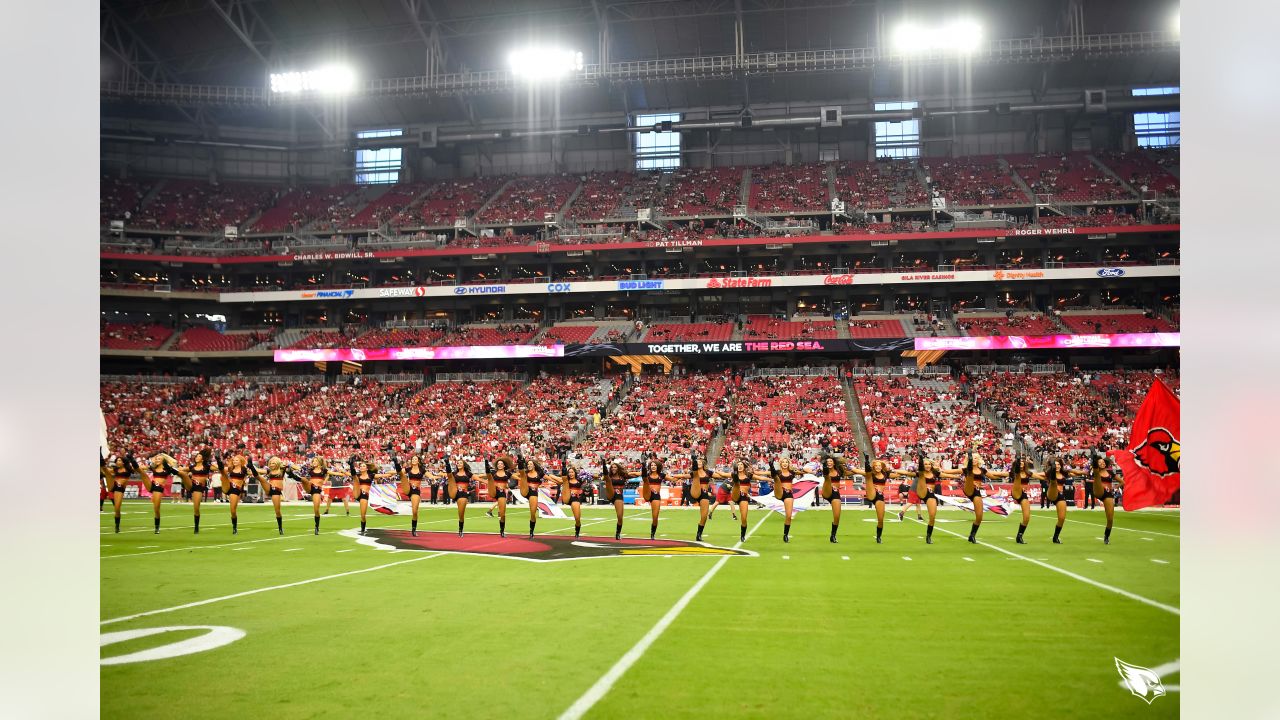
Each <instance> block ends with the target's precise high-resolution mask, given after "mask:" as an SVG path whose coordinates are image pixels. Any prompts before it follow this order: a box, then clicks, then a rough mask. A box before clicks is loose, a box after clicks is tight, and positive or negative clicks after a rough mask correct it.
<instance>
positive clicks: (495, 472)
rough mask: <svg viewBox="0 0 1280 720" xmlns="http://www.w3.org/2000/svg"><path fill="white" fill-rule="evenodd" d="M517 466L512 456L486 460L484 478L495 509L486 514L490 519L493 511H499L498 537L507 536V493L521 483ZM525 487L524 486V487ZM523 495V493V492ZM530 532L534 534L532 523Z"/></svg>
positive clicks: (492, 508)
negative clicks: (515, 484) (514, 485)
mask: <svg viewBox="0 0 1280 720" xmlns="http://www.w3.org/2000/svg"><path fill="white" fill-rule="evenodd" d="M515 468H516V465H515V463H514V462H513V461H512V460H511V456H510V455H503V456H501V457H498V458H497V459H495V460H493V461H492V463H491V462H490V461H489V458H485V459H484V476H485V482H486V483H487V485H486V487H488V489H489V499H491V500H493V505H494V507H491V508H489V512H487V513H485V514H486V515H488V516H489V517H493V510H494V508H495V507H496V508H497V510H498V536H499V537H506V536H507V493H508V492H510V490H511V484H512V483H517V482H519V479H518V478H517V476H516V471H515ZM522 487H523V486H522ZM521 494H523V491H522V492H521ZM529 529H530V532H532V530H533V527H532V523H531V524H530V528H529Z"/></svg>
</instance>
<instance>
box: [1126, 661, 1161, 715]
mask: <svg viewBox="0 0 1280 720" xmlns="http://www.w3.org/2000/svg"><path fill="white" fill-rule="evenodd" d="M1113 659H1114V660H1115V661H1116V671H1117V672H1119V673H1120V677H1121V679H1123V680H1124V686H1125V687H1127V688H1129V692H1131V693H1133V694H1134V695H1137V696H1138V697H1140V698H1142V699H1143V700H1145V701H1146V703H1147V704H1148V705H1150V704H1151V701H1153V700H1155V699H1156V698H1158V697H1160V696H1161V695H1164V694H1165V691H1164V683H1163V682H1161V681H1160V676H1159V675H1157V674H1156V672H1155V671H1154V670H1152V669H1150V668H1144V667H1141V666H1138V665H1130V664H1129V663H1127V662H1125V661H1123V660H1121V659H1120V658H1113Z"/></svg>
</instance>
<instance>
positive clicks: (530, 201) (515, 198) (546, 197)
mask: <svg viewBox="0 0 1280 720" xmlns="http://www.w3.org/2000/svg"><path fill="white" fill-rule="evenodd" d="M577 187H578V178H577V176H575V175H541V176H535V177H520V178H516V179H515V180H513V181H512V182H511V184H509V185H507V187H506V188H505V189H503V191H502V192H501V193H500V194H499V195H498V197H496V198H494V199H493V200H492V201H490V203H489V204H488V205H487V206H486V207H485V208H484V210H482V211H481V212H480V213H479V214H478V215H477V216H476V220H477V221H478V222H480V223H482V224H484V223H503V224H505V223H510V224H521V223H533V222H538V223H540V222H542V221H543V216H544V215H545V214H547V213H552V214H554V213H558V212H560V208H561V207H563V206H564V204H565V202H566V201H567V200H568V199H569V195H570V194H572V193H573V191H574V189H575V188H577Z"/></svg>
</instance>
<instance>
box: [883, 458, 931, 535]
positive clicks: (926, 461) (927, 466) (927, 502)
mask: <svg viewBox="0 0 1280 720" xmlns="http://www.w3.org/2000/svg"><path fill="white" fill-rule="evenodd" d="M893 474H894V475H899V476H902V477H913V476H912V475H910V474H909V473H904V472H898V471H896V470H895V471H893ZM914 481H915V491H916V497H918V498H920V501H921V502H923V503H924V506H925V509H927V510H928V511H929V526H928V528H927V529H926V531H925V535H924V541H925V544H926V545H932V544H933V524H934V522H936V521H937V518H938V498H939V497H941V496H942V471H941V470H939V469H938V466H937V464H935V463H934V462H933V460H932V459H930V458H927V457H925V456H924V455H923V454H921V455H920V456H919V457H918V458H917V459H916V472H915V475H914Z"/></svg>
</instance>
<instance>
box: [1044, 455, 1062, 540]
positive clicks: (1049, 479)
mask: <svg viewBox="0 0 1280 720" xmlns="http://www.w3.org/2000/svg"><path fill="white" fill-rule="evenodd" d="M1068 474H1069V471H1068V470H1067V468H1066V466H1065V465H1063V463H1062V460H1061V459H1060V458H1058V457H1055V456H1050V457H1049V459H1047V460H1045V463H1044V472H1043V473H1036V477H1038V478H1043V479H1044V482H1045V483H1046V484H1047V486H1048V492H1047V493H1046V497H1047V498H1048V501H1049V502H1051V503H1053V506H1054V507H1055V508H1056V509H1057V510H1058V524H1057V525H1055V526H1054V528H1053V543H1054V544H1055V545H1061V544H1062V540H1061V539H1060V536H1061V535H1062V526H1063V525H1064V524H1066V522H1067V491H1066V489H1065V488H1063V483H1065V482H1066V480H1067V476H1068Z"/></svg>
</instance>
